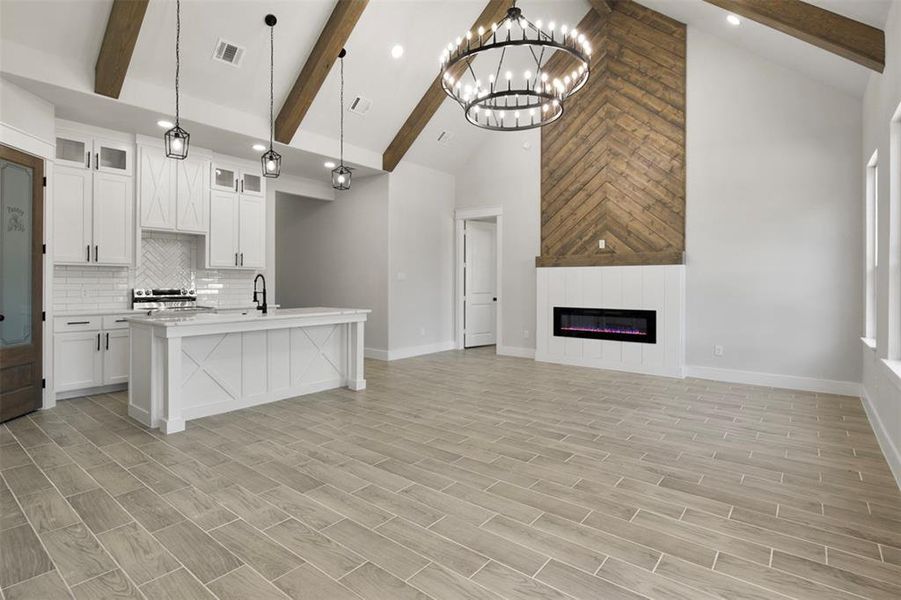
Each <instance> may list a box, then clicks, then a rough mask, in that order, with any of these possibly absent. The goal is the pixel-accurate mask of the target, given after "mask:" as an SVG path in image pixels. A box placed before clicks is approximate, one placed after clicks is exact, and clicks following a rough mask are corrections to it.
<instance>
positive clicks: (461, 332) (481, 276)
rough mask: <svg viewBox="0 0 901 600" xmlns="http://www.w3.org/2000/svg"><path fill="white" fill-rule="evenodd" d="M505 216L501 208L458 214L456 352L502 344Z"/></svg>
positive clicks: (465, 211)
mask: <svg viewBox="0 0 901 600" xmlns="http://www.w3.org/2000/svg"><path fill="white" fill-rule="evenodd" d="M502 239H503V214H502V210H501V209H500V208H478V209H461V210H458V211H457V212H456V255H457V261H456V262H457V269H456V286H455V295H456V299H455V300H456V301H455V306H456V310H455V313H456V319H455V330H456V336H455V337H456V345H457V349H460V350H462V349H465V348H477V347H486V346H495V347H497V345H499V344H500V343H501V340H502V337H501V324H502V319H501V314H502V307H503V298H502V292H501V290H502V285H501V282H502V279H503V278H502V264H503V263H502V261H501V247H502Z"/></svg>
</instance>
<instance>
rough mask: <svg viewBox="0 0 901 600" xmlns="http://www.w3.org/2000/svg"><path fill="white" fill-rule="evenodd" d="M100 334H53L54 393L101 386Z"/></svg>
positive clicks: (94, 332) (98, 332) (97, 332)
mask: <svg viewBox="0 0 901 600" xmlns="http://www.w3.org/2000/svg"><path fill="white" fill-rule="evenodd" d="M100 337H101V334H100V331H99V330H98V331H76V332H71V333H55V334H54V340H53V376H54V377H53V378H54V387H55V388H56V391H57V392H67V391H71V390H80V389H88V388H92V387H97V386H99V385H103V354H102V350H101V348H100V343H101V341H100Z"/></svg>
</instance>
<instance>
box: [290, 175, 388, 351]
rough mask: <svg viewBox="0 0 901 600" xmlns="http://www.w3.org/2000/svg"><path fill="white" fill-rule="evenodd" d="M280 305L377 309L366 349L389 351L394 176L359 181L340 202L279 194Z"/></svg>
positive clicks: (368, 328) (368, 326) (369, 324)
mask: <svg viewBox="0 0 901 600" xmlns="http://www.w3.org/2000/svg"><path fill="white" fill-rule="evenodd" d="M275 227H276V232H275V238H276V242H275V243H276V248H275V252H276V255H277V256H278V261H277V262H276V265H275V273H276V276H275V280H276V290H277V293H276V296H275V302H277V303H278V304H281V305H282V306H285V307H294V306H344V307H351V308H369V309H372V314H370V315H369V320H368V321H367V323H366V334H365V335H366V340H365V342H366V348H367V349H372V350H375V351H376V352H382V353H384V352H387V349H388V272H387V265H388V176H386V175H379V176H375V177H367V178H364V179H357V180H355V181H354V182H353V187H352V188H351V189H350V190H349V191H346V192H341V193H339V194H337V196H336V198H335V200H334V201H328V200H317V199H311V198H303V197H299V196H288V195H284V194H279V195H278V197H277V200H276V215H275Z"/></svg>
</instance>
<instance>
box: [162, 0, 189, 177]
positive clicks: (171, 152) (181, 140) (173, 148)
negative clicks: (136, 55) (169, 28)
mask: <svg viewBox="0 0 901 600" xmlns="http://www.w3.org/2000/svg"><path fill="white" fill-rule="evenodd" d="M180 42H181V0H177V1H176V3H175V126H174V127H173V128H172V129H170V130H169V131H167V132H166V134H165V135H164V136H163V140H164V142H165V144H166V156H167V157H169V158H174V159H176V160H184V159H186V158H188V145H189V144H190V142H191V134H190V133H188V132H187V131H185V130H184V129H182V128H181V127H179V123H178V76H179V74H180V71H181V56H180V53H181V48H180V47H179V43H180Z"/></svg>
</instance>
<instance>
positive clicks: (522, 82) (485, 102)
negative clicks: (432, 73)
mask: <svg viewBox="0 0 901 600" xmlns="http://www.w3.org/2000/svg"><path fill="white" fill-rule="evenodd" d="M542 26H543V24H542V23H541V21H537V22H535V23H532V22H531V21H529V20H528V19H526V18H525V17H524V16H523V15H522V10H521V9H520V8H519V7H517V6H516V5H515V3H514V5H513V6H512V7H511V8H510V9H509V10H508V11H507V15H506V16H505V17H504V18H503V20H501V22H500V23H493V24H492V25H491V27H490V29H488V30H486V29H485V28H484V27H479V28H478V30H477V31H476V32H472V31H467V32H466V33H465V34H464V35H463V36H461V37H458V38H457V39H456V40H455V41H454V42H451V43H449V44H448V45H447V47H446V48H445V50H444V52H443V53H442V55H441V87H442V88H443V89H444V92H445V93H446V94H447V95H448V96H450V97H451V98H453V99H454V100H455V101H456V102H457V103H458V104H459V105H460V106H461V107H462V108H463V113H464V115H465V116H466V120H467V121H469V122H470V123H472V124H473V125H475V126H476V127H481V128H483V129H490V130H494V131H523V130H525V129H534V128H536V127H543V126H544V125H548V124H550V123H553V122H554V121H556V120H557V119H559V118H560V117H561V116H563V104H564V101H565V100H566V99H567V98H569V97H570V96H572V95H573V94H575V93H576V92H578V91H579V90H580V89H582V87H583V86H584V85H585V84H586V83H587V82H588V75H589V72H590V70H591V69H590V62H591V45H590V44H589V42H588V40H587V39H586V37H585V35H584V34H583V33H579V31H578V30H577V29H575V28H573V29H569V28H568V27H567V26H566V25H564V26H562V27H561V28H560V29H559V34H558V31H557V30H556V25H555V24H554V23H553V22H551V23H549V24H548V26H547V31H545V30H544V29H542ZM508 50H509V51H511V52H513V51H517V52H523V51H528V52H529V54H530V55H531V59H532V60H531V61H530V62H533V63H534V67H535V71H534V72H532V71H531V70H527V71H525V72H524V73H523V74H522V77H521V78H518V77H514V74H513V72H512V71H510V70H506V71H504V70H503V69H504V59H505V58H506V56H507V52H508ZM497 52H499V53H500V59H499V60H498V61H497V68H496V70H495V71H494V72H493V73H489V74H488V76H487V81H483V80H482V79H481V78H480V77H478V76H477V75H476V71H475V70H474V69H473V61H474V60H475V58H476V57H477V56H483V57H485V58H486V59H487V57H488V55H491V54H492V53H497ZM558 52H562V53H564V54H565V55H567V56H568V57H570V58H571V59H572V60H573V61H574V63H575V65H576V66H575V67H574V68H573V69H572V70H571V72H569V73H566V74H550V73H548V72H547V71H546V70H545V68H546V66H547V62H548V59H549V58H550V57H551V55H555V54H557V53H558ZM527 56H528V55H527ZM485 62H486V60H482V61H480V64H484V63H485ZM502 74H503V81H502V80H501V77H502Z"/></svg>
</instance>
